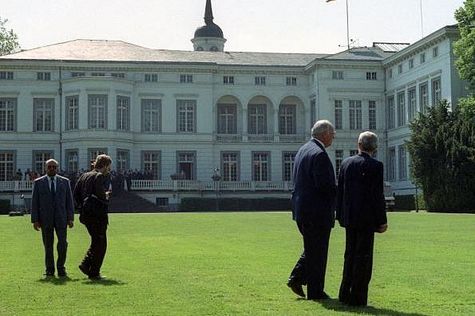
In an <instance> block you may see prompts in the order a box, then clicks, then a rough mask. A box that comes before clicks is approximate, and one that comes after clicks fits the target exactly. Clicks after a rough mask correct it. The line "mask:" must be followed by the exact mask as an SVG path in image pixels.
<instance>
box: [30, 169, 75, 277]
mask: <svg viewBox="0 0 475 316" xmlns="http://www.w3.org/2000/svg"><path fill="white" fill-rule="evenodd" d="M73 220H74V208H73V196H72V192H71V186H70V183H69V180H68V179H67V178H65V177H61V176H59V175H56V185H55V190H54V193H53V192H51V190H50V185H49V181H48V176H46V175H45V176H42V177H40V178H38V179H36V180H35V182H34V184H33V196H32V201H31V222H32V223H35V222H39V223H40V224H41V234H42V237H43V245H44V247H45V265H46V274H54V256H53V243H54V232H55V231H56V236H57V237H58V244H57V250H58V261H57V263H56V268H57V269H58V273H59V274H61V273H64V272H65V268H64V263H65V261H66V250H67V247H68V243H67V241H66V229H67V224H68V222H70V221H73Z"/></svg>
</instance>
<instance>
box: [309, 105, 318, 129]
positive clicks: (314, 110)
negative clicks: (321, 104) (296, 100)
mask: <svg viewBox="0 0 475 316" xmlns="http://www.w3.org/2000/svg"><path fill="white" fill-rule="evenodd" d="M316 120H317V100H315V99H313V98H312V99H311V100H310V126H313V124H315V121H316Z"/></svg>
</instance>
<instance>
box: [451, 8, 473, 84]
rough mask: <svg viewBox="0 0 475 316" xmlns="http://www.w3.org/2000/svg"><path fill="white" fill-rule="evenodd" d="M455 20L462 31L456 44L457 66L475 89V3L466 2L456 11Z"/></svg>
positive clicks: (461, 74)
mask: <svg viewBox="0 0 475 316" xmlns="http://www.w3.org/2000/svg"><path fill="white" fill-rule="evenodd" d="M455 19H456V20H457V22H458V28H459V31H460V39H459V40H457V42H455V44H454V53H455V55H456V56H457V60H456V62H455V64H456V66H457V69H458V71H459V74H460V77H461V78H462V79H464V80H468V81H469V82H470V85H471V87H472V88H475V1H474V0H465V2H464V4H463V6H462V7H460V8H459V9H458V10H457V11H455Z"/></svg>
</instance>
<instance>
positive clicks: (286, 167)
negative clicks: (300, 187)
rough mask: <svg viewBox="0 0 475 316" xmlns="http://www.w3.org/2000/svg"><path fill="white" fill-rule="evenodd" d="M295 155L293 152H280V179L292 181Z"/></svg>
mask: <svg viewBox="0 0 475 316" xmlns="http://www.w3.org/2000/svg"><path fill="white" fill-rule="evenodd" d="M295 155H296V153H295V152H284V153H283V154H282V168H283V170H282V181H292V171H293V169H294V161H295Z"/></svg>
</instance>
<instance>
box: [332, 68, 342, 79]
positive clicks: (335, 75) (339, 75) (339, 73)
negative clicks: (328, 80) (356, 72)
mask: <svg viewBox="0 0 475 316" xmlns="http://www.w3.org/2000/svg"><path fill="white" fill-rule="evenodd" d="M332 79H333V80H343V71H337V70H333V71H332Z"/></svg>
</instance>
